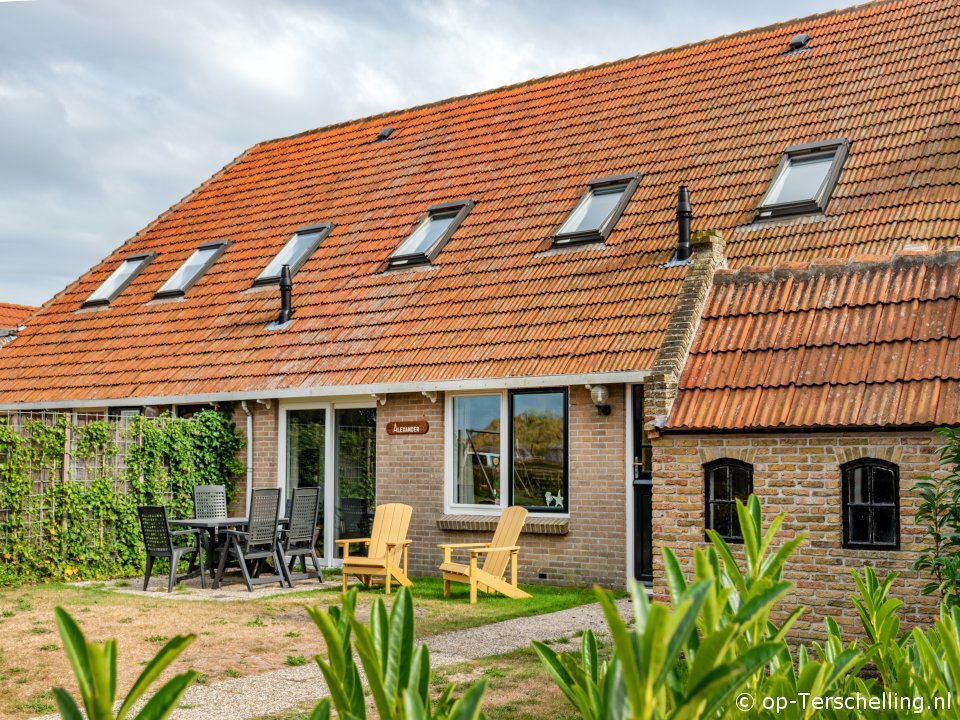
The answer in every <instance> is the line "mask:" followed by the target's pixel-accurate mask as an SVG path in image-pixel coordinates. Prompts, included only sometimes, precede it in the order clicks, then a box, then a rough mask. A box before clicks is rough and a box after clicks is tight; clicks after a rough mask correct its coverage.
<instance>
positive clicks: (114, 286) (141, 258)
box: [81, 252, 157, 307]
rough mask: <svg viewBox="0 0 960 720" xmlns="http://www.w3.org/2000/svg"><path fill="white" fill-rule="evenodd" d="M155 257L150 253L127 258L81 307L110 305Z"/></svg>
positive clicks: (154, 254)
mask: <svg viewBox="0 0 960 720" xmlns="http://www.w3.org/2000/svg"><path fill="white" fill-rule="evenodd" d="M156 256H157V254H156V253H152V252H150V253H139V254H137V255H131V256H130V257H128V258H127V259H126V260H124V261H123V263H122V264H121V265H120V267H118V268H117V269H116V270H114V271H113V273H112V274H111V275H110V277H108V278H107V279H106V280H105V281H104V282H103V284H102V285H101V286H100V287H98V288H97V290H96V292H94V293H93V295H91V296H90V297H88V298H87V299H86V301H85V302H84V303H83V305H82V306H81V307H100V306H103V305H109V304H110V303H112V302H113V301H114V300H115V299H116V297H117V296H118V295H119V294H120V293H122V292H123V291H124V290H125V289H126V287H127V285H129V284H130V283H131V282H133V279H134V278H135V277H136V276H137V275H139V274H140V271H141V270H143V269H144V268H145V267H146V266H147V265H148V264H149V263H150V261H151V260H153V259H154V258H155V257H156Z"/></svg>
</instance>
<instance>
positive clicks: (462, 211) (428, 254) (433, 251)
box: [387, 200, 476, 268]
mask: <svg viewBox="0 0 960 720" xmlns="http://www.w3.org/2000/svg"><path fill="white" fill-rule="evenodd" d="M474 205H476V203H475V202H474V201H473V200H454V201H451V202H445V203H440V204H438V205H431V206H430V207H429V208H427V214H426V215H424V216H423V217H422V218H420V221H419V222H418V223H417V225H416V227H414V229H413V230H411V231H410V233H409V234H408V235H407V237H405V238H404V239H403V242H401V243H400V244H399V245H398V246H397V250H399V249H400V248H401V247H403V244H404V243H405V242H406V241H407V240H408V239H409V238H410V237H411V236H412V235H413V234H414V233H415V232H417V230H419V229H420V228H421V227H422V226H423V224H424V223H427V222H430V221H431V220H435V219H437V218H446V217H451V216H452V219H451V220H450V224H449V225H447V229H446V230H444V231H443V232H442V233H441V234H440V235H438V236H437V238H436V240H434V241H433V243H431V245H430V247H428V248H427V249H426V250H424V251H423V252H417V253H406V254H404V255H397V254H396V253H397V250H394V251H393V254H391V255H390V257H389V258H387V264H388V266H389V267H391V268H397V267H409V266H411V265H426V264H429V263H431V262H433V259H434V258H435V257H436V256H437V255H438V254H439V253H440V250H441V249H443V246H444V245H446V244H447V241H448V240H449V239H450V238H451V237H452V236H453V234H454V233H455V232H456V231H457V228H458V227H460V223H462V222H463V221H464V219H465V218H466V217H467V215H468V214H470V211H471V210H472V209H473V206H474Z"/></svg>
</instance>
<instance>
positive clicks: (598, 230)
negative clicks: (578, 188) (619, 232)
mask: <svg viewBox="0 0 960 720" xmlns="http://www.w3.org/2000/svg"><path fill="white" fill-rule="evenodd" d="M639 182H640V176H639V175H638V174H636V173H632V174H630V175H616V176H614V177H608V178H602V179H600V180H593V181H591V182H590V184H589V185H588V186H587V189H586V191H584V193H583V195H581V196H580V200H579V201H578V202H577V205H576V207H574V208H573V212H571V213H570V216H569V217H568V218H567V219H566V220H565V221H564V223H563V225H561V226H560V229H559V230H557V232H556V234H555V235H554V236H553V242H554V245H573V244H576V243H586V242H603V241H604V240H606V239H607V237H608V236H609V235H610V231H611V230H613V227H614V225H616V224H617V221H618V220H619V219H620V216H621V215H622V214H623V211H624V209H625V208H626V207H627V203H628V202H630V198H631V196H632V195H633V193H634V191H635V190H636V189H637V184H638V183H639Z"/></svg>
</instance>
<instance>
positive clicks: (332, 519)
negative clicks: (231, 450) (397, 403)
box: [277, 399, 379, 567]
mask: <svg viewBox="0 0 960 720" xmlns="http://www.w3.org/2000/svg"><path fill="white" fill-rule="evenodd" d="M376 407H377V404H376V402H375V401H368V400H349V399H347V400H342V401H337V402H334V401H332V400H329V401H325V402H322V401H316V400H281V401H280V403H279V409H278V413H277V425H278V427H277V487H278V488H280V505H281V507H283V505H284V504H285V503H286V501H287V414H288V413H289V412H290V411H291V410H323V411H324V418H325V422H326V430H325V434H324V447H323V451H324V454H323V557H321V558H320V564H321V565H323V566H324V567H341V566H342V565H343V560H341V559H340V558H338V557H337V551H336V537H335V530H336V527H335V525H336V516H335V513H336V504H337V486H336V482H337V468H336V458H337V445H336V442H337V440H336V429H337V428H336V411H337V410H349V409H354V408H376ZM378 489H379V488H378Z"/></svg>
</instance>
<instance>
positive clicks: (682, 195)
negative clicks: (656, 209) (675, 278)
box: [677, 185, 693, 262]
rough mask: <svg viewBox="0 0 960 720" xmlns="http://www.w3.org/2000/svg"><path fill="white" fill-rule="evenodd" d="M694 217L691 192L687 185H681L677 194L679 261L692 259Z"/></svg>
mask: <svg viewBox="0 0 960 720" xmlns="http://www.w3.org/2000/svg"><path fill="white" fill-rule="evenodd" d="M692 219H693V208H692V207H691V206H690V194H689V193H688V192H687V186H686V185H681V186H680V192H679V193H678V195H677V262H684V261H686V260H689V259H690V220H692Z"/></svg>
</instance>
